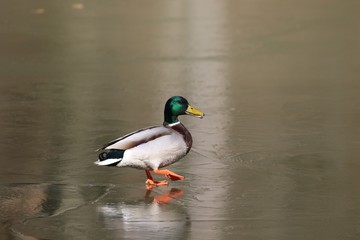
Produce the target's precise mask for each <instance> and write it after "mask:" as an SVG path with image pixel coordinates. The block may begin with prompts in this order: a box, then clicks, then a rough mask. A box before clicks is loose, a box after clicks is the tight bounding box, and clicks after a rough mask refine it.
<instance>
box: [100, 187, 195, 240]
mask: <svg viewBox="0 0 360 240" xmlns="http://www.w3.org/2000/svg"><path fill="white" fill-rule="evenodd" d="M151 194H152V191H151V190H148V191H147V192H146V194H145V197H144V199H142V200H140V201H139V200H136V199H135V200H126V201H124V202H121V203H107V204H104V205H101V206H99V207H98V208H97V211H98V212H99V213H100V215H101V216H102V217H103V220H104V225H103V228H105V229H107V230H110V232H112V233H113V234H115V236H113V238H114V239H115V238H118V239H186V234H187V233H188V232H189V230H188V228H189V224H190V223H191V222H190V221H188V218H189V216H188V214H187V212H186V211H185V209H184V208H183V207H182V205H181V204H179V202H177V201H175V199H179V198H180V197H181V196H182V195H183V194H184V192H183V190H180V189H175V188H173V189H171V190H170V191H168V192H166V193H164V194H159V195H155V196H151Z"/></svg>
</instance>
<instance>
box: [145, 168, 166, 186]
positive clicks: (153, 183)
mask: <svg viewBox="0 0 360 240" xmlns="http://www.w3.org/2000/svg"><path fill="white" fill-rule="evenodd" d="M145 173H146V176H147V180H146V182H145V184H146V186H147V187H149V188H152V187H156V186H163V185H167V184H168V181H166V180H163V181H154V179H153V177H152V176H151V173H150V171H149V170H145Z"/></svg>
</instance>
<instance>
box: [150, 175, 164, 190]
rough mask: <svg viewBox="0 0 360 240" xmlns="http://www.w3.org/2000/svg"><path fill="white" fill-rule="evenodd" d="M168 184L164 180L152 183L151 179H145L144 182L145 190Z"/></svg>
mask: <svg viewBox="0 0 360 240" xmlns="http://www.w3.org/2000/svg"><path fill="white" fill-rule="evenodd" d="M168 184H169V183H168V181H166V180H163V181H154V180H153V179H149V178H148V179H147V180H146V182H145V185H146V188H147V189H149V190H150V189H152V188H153V187H157V186H167V185H168Z"/></svg>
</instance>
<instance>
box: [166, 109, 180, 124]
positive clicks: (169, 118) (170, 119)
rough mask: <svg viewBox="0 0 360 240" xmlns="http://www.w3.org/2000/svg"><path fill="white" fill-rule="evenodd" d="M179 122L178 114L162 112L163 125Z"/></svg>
mask: <svg viewBox="0 0 360 240" xmlns="http://www.w3.org/2000/svg"><path fill="white" fill-rule="evenodd" d="M177 122H179V119H178V116H174V115H172V114H169V113H166V112H165V114H164V125H169V124H174V123H177Z"/></svg>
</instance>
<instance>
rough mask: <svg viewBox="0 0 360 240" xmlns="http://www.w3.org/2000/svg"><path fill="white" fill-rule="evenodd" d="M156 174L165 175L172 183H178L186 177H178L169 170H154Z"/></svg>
mask: <svg viewBox="0 0 360 240" xmlns="http://www.w3.org/2000/svg"><path fill="white" fill-rule="evenodd" d="M154 173H156V174H163V175H165V177H167V178H169V179H170V180H172V181H177V180H184V179H185V177H183V176H181V175H178V174H176V173H174V172H172V171H170V170H167V169H162V170H158V169H154Z"/></svg>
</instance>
